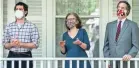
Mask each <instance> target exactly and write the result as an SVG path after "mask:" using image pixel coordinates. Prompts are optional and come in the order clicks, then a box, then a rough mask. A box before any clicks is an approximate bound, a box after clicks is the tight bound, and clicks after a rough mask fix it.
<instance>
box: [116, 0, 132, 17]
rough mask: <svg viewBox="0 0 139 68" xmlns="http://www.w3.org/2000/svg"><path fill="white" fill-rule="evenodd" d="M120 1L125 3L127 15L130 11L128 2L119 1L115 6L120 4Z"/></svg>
mask: <svg viewBox="0 0 139 68" xmlns="http://www.w3.org/2000/svg"><path fill="white" fill-rule="evenodd" d="M121 3H125V4H126V10H127V16H128V15H129V13H130V9H131V6H130V4H129V3H128V2H127V1H120V2H119V3H118V4H117V8H118V6H119V4H121Z"/></svg>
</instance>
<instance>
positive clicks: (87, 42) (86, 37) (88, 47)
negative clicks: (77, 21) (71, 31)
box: [83, 29, 90, 50]
mask: <svg viewBox="0 0 139 68" xmlns="http://www.w3.org/2000/svg"><path fill="white" fill-rule="evenodd" d="M83 43H85V44H86V45H87V48H86V50H89V49H90V42H89V38H88V34H87V32H86V30H85V29H83Z"/></svg>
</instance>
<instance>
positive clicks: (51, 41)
mask: <svg viewBox="0 0 139 68" xmlns="http://www.w3.org/2000/svg"><path fill="white" fill-rule="evenodd" d="M54 4H55V0H47V3H46V15H47V17H46V22H45V23H47V24H46V30H45V32H46V35H47V36H46V39H47V44H46V51H47V52H46V54H47V57H54V56H55V47H54V46H55V15H54V13H55V11H54V10H55V9H54V7H55V6H54ZM44 46H45V45H44Z"/></svg>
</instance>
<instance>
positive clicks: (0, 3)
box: [0, 0, 3, 68]
mask: <svg viewBox="0 0 139 68" xmlns="http://www.w3.org/2000/svg"><path fill="white" fill-rule="evenodd" d="M2 35H3V0H0V59H1V58H3V45H2ZM0 68H2V62H1V61H0Z"/></svg>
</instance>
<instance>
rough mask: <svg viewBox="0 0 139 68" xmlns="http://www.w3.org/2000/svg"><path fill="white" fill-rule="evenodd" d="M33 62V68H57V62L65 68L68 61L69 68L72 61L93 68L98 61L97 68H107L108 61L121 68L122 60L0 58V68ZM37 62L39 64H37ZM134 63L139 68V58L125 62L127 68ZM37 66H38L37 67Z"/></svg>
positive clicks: (114, 66) (114, 67)
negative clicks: (9, 64) (8, 62)
mask: <svg viewBox="0 0 139 68" xmlns="http://www.w3.org/2000/svg"><path fill="white" fill-rule="evenodd" d="M30 60H32V61H33V68H58V66H59V61H62V63H61V67H59V68H65V60H69V61H70V68H72V60H77V68H79V61H80V60H84V68H87V67H86V63H87V62H86V61H88V60H89V61H90V63H91V66H92V68H94V61H98V68H108V66H109V61H112V63H113V68H116V61H120V68H123V61H122V58H0V63H2V65H3V66H2V67H0V68H7V61H12V68H14V61H19V68H21V63H22V62H21V61H27V68H29V61H30ZM38 61H39V63H37V62H38ZM131 61H134V64H135V68H139V67H138V65H139V63H138V61H139V58H132V59H131V60H130V61H127V63H128V65H127V67H128V68H130V62H131ZM37 64H39V65H38V66H37Z"/></svg>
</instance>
